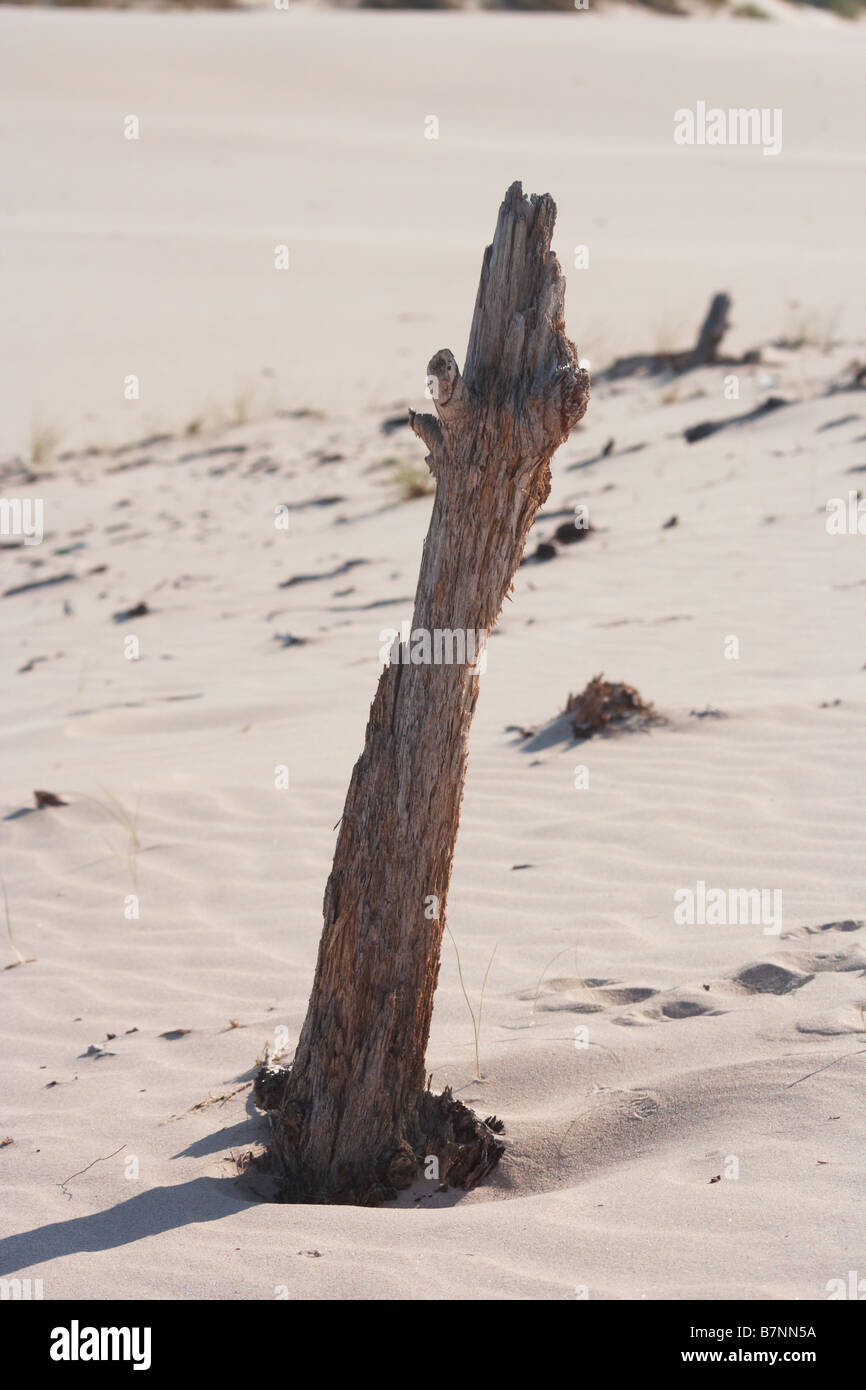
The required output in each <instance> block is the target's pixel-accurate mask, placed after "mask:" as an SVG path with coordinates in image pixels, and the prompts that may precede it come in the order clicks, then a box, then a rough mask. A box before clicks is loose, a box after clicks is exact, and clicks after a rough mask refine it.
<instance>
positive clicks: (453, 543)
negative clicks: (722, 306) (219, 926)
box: [256, 183, 589, 1205]
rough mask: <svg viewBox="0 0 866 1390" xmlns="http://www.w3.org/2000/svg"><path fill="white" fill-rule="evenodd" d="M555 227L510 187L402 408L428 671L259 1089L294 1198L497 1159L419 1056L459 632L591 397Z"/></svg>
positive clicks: (379, 755)
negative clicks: (466, 290)
mask: <svg viewBox="0 0 866 1390" xmlns="http://www.w3.org/2000/svg"><path fill="white" fill-rule="evenodd" d="M555 218H556V206H555V204H554V202H553V199H552V198H551V197H550V196H549V195H547V194H545V195H544V196H543V197H535V196H533V197H532V198H526V197H524V195H523V191H522V188H521V185H520V184H519V183H515V184H513V185H512V186H511V188H510V189H509V190H508V193H507V194H506V196H505V200H504V201H503V203H502V206H501V208H500V210H499V219H498V222H497V225H496V233H495V236H494V238H493V244H492V245H491V246H488V248H487V250H486V252H485V255H484V262H483V266H482V270H481V281H480V284H479V287H478V297H477V299H476V303H475V313H474V317H473V320H472V328H471V332H470V335H469V346H468V349H467V353H466V362H465V366H464V370H463V374H462V375H461V373H460V371H459V369H458V366H457V363H456V361H455V358H454V355H453V353H452V352H450V351H449V350H448V349H443V350H441V351H440V352H437V353H436V355H435V356H434V357H433V359H432V361H431V362H430V364H429V367H428V372H429V378H431V379H432V381H431V394H432V396H433V399H434V402H435V407H436V415H416V414H415V413H414V411H412V412H410V423H411V425H412V428H413V429H414V431H415V433H416V435H418V437H419V438H420V439H421V440H423V442H424V443H425V444H426V446H427V449H428V451H429V454H428V458H427V462H428V464H429V466H430V469H431V471H432V473H433V475H434V477H435V479H436V497H435V501H434V505H433V515H432V518H431V521H430V528H429V531H428V534H427V539H426V541H425V544H424V552H423V557H422V561H421V571H420V576H419V580H418V589H417V593H416V598H415V611H414V619H413V642H414V640H415V635H416V634H418V633H421V634H424V633H426V634H427V635H428V636H427V639H426V640H427V642H428V643H430V644H432V645H431V647H430V648H425V646H424V641H423V639H422V638H419V639H418V640H419V643H420V647H421V649H422V659H421V660H420V661H418V663H417V664H416V663H415V662H414V660H407V656H408V653H407V652H406V651H405V649H403V650H401V651H400V652H399V653H397V652H395V654H394V656H395V657H398V659H394V658H393V657H392V661H391V664H390V665H388V666H386V668H385V669H384V671H383V672H382V675H381V678H380V680H379V688H378V690H377V692H376V697H375V699H374V701H373V704H372V707H371V710H370V718H369V722H368V725H367V732H366V738H365V742H364V751H363V752H362V754H361V756H360V758H359V759H358V762H357V763H356V765H355V768H354V771H353V773H352V779H351V783H350V785H349V791H348V795H347V797H346V804H345V809H344V811H343V818H342V822H341V824H340V832H339V838H338V841H337V847H336V852H335V855H334V863H333V868H332V870H331V875H330V878H329V880H328V885H327V889H326V891H325V902H324V929H323V931H322V937H321V942H320V946H319V956H318V963H317V966H316V974H315V981H314V984H313V991H312V995H311V997H310V1002H309V1007H308V1011H307V1017H306V1021H305V1022H304V1026H303V1029H302V1031H301V1036H300V1040H299V1042H298V1046H297V1050H296V1052H295V1057H294V1061H293V1063H292V1065H291V1067H290V1068H288V1069H286V1070H285V1071H275V1070H274V1069H268V1070H267V1071H265V1072H262V1073H260V1075H259V1078H258V1080H257V1086H256V1095H257V1098H258V1100H259V1103H260V1104H261V1105H262V1106H263V1108H265V1109H267V1110H268V1112H269V1114H270V1116H271V1121H272V1131H271V1142H270V1148H269V1153H268V1155H267V1159H266V1162H267V1163H268V1166H269V1167H270V1169H271V1171H272V1172H275V1173H276V1175H277V1176H278V1179H279V1181H280V1185H281V1195H282V1197H283V1199H284V1200H287V1201H319V1202H349V1203H356V1204H361V1205H373V1204H375V1203H377V1202H381V1201H384V1200H386V1199H388V1198H389V1197H393V1196H394V1195H395V1192H396V1190H397V1189H398V1188H403V1187H407V1186H408V1185H409V1184H410V1183H411V1182H413V1180H414V1179H415V1178H416V1177H418V1176H419V1175H420V1173H421V1171H422V1164H423V1160H424V1158H425V1157H427V1156H435V1157H436V1158H437V1159H438V1161H439V1177H440V1180H441V1181H445V1182H448V1183H449V1184H451V1185H454V1186H464V1187H469V1186H471V1185H472V1184H473V1183H475V1182H477V1181H478V1180H479V1179H480V1178H482V1177H483V1176H484V1175H485V1173H487V1172H489V1170H490V1169H491V1168H492V1167H493V1166H494V1164H495V1163H496V1162H497V1161H498V1159H499V1156H500V1154H501V1152H502V1147H503V1146H502V1144H501V1143H500V1141H499V1140H498V1139H497V1137H496V1132H495V1128H494V1127H493V1126H492V1125H488V1124H487V1123H485V1122H484V1121H482V1120H479V1119H478V1117H477V1116H475V1115H474V1114H473V1113H472V1111H470V1110H468V1109H467V1108H466V1107H465V1106H464V1105H461V1104H460V1103H459V1102H458V1101H456V1100H454V1099H453V1097H452V1096H451V1093H450V1091H447V1090H446V1091H445V1092H444V1093H443V1094H442V1095H438V1096H437V1095H433V1094H432V1093H431V1092H430V1091H429V1090H428V1089H427V1087H426V1085H425V1072H424V1054H425V1051H426V1047H427V1039H428V1035H429V1031H430V1019H431V1015H432V1012H433V994H434V991H435V989H436V982H437V977H438V974H439V956H440V947H441V941H442V932H443V929H444V925H445V906H446V899H447V895H448V883H449V879H450V876H451V863H452V858H453V855H454V844H455V840H456V838H457V826H458V820H459V815H460V803H461V800H462V796H463V781H464V777H465V773H466V759H467V742H468V734H469V726H470V723H471V721H472V715H473V712H474V710H475V702H476V700H477V698H478V680H479V676H478V669H477V665H476V663H475V656H476V652H477V648H476V646H475V644H474V643H473V642H471V641H470V640H468V635H469V634H477V635H478V639H479V640H482V641H484V640H486V637H487V634H488V633H489V631H490V629H491V628H492V627H493V625H494V623H495V622H496V619H497V617H498V615H499V611H500V609H501V607H502V603H503V600H504V598H505V595H506V593H507V592H508V590H509V588H510V585H511V582H512V579H513V576H514V574H515V571H516V569H517V567H518V564H519V563H520V558H521V555H522V552H523V547H524V543H525V540H526V534H527V532H528V530H529V528H530V526H531V524H532V521H533V518H534V517H535V514H536V512H537V510H538V508H539V507H540V506H541V505H542V503H543V502H544V501H545V499H546V498H547V495H548V492H549V490H550V467H549V465H550V458H551V456H552V454H553V453H554V450H555V449H557V448H558V446H559V445H560V444H561V443H562V442H563V440H564V439H565V438H566V437H567V435H568V433H569V431H570V430H571V428H572V426H573V425H575V424H576V423H577V421H578V420H580V418H581V416H582V415H583V413H584V411H585V410H586V406H587V400H588V397H589V378H588V376H587V373H586V372H585V371H583V370H582V369H581V368H580V367H579V366H578V363H577V355H576V350H575V347H574V344H573V343H572V342H570V341H569V339H568V338H567V337H566V335H565V324H564V316H563V296H564V289H565V282H564V280H563V277H562V273H561V271H560V268H559V263H558V261H557V259H556V256H555V255H554V254H553V253H552V251H551V250H550V239H551V234H552V232H553V225H554V221H555ZM437 632H438V633H445V634H446V642H447V641H448V639H449V636H450V640H453V634H455V633H456V634H458V638H459V635H460V634H463V640H464V641H465V643H466V647H465V650H466V659H465V660H463V661H459V660H458V661H453V660H451V661H449V660H448V657H447V655H446V654H445V642H443V644H442V648H441V655H443V656H444V657H445V659H443V660H440V661H439V662H438V663H437V661H436V659H435V651H436V646H435V634H436V633H437ZM413 650H414V648H413ZM427 650H429V651H430V652H431V655H432V659H430V656H428V657H427V659H426V660H425V659H424V656H423V654H424V652H425V651H427ZM452 650H453V649H452ZM431 904H432V905H433V908H432V910H431ZM437 906H438V915H435V916H434V915H432V911H434V910H435V909H436V907H437Z"/></svg>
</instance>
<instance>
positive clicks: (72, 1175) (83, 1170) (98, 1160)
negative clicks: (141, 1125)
mask: <svg viewBox="0 0 866 1390" xmlns="http://www.w3.org/2000/svg"><path fill="white" fill-rule="evenodd" d="M125 1148H126V1144H125V1143H124V1144H121V1146H120V1149H125ZM120 1149H115V1150H114V1153H113V1154H103V1156H102V1158H95V1159H94V1160H93V1163H88V1165H87V1168H79V1170H78V1172H77V1173H70V1175H69V1177H68V1178H64V1179H63V1182H59V1183H58V1184H57V1186H58V1187H59V1188H60V1191H61V1192H62V1193H63V1195H64V1197H68V1198H69V1200H70V1201H71V1200H72V1193H71V1192H67V1190H66V1184H67V1183H70V1182H72V1179H73V1178H80V1177H81V1174H82V1173H86V1172H87V1170H88V1169H89V1168H92V1167H93V1164H94V1163H105V1162H106V1161H107V1160H108V1159H109V1158H114V1157H115V1156H116V1155H117V1154H119V1153H120Z"/></svg>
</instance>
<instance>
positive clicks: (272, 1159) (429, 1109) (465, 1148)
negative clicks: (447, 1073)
mask: <svg viewBox="0 0 866 1390" xmlns="http://www.w3.org/2000/svg"><path fill="white" fill-rule="evenodd" d="M289 1076H290V1069H289V1068H287V1067H273V1066H264V1067H262V1068H260V1070H259V1072H258V1074H257V1075H256V1079H255V1085H254V1095H255V1099H256V1104H257V1105H258V1107H259V1109H261V1110H265V1111H268V1112H269V1113H270V1115H271V1117H272V1119H271V1123H272V1134H271V1143H270V1146H269V1148H268V1151H267V1153H265V1154H263V1155H262V1156H261V1157H260V1158H257V1159H254V1160H253V1166H255V1167H257V1168H258V1169H260V1171H262V1172H266V1173H268V1174H270V1175H271V1176H272V1177H274V1178H276V1180H277V1182H278V1190H277V1194H276V1196H275V1198H274V1200H275V1201H278V1202H310V1203H320V1204H321V1203H330V1204H334V1205H343V1206H346V1205H348V1206H361V1207H374V1206H379V1205H380V1204H381V1203H382V1202H388V1201H390V1200H392V1199H393V1198H394V1197H396V1195H397V1193H398V1191H401V1190H402V1189H404V1188H407V1187H410V1186H411V1185H412V1183H414V1182H416V1181H418V1180H419V1179H420V1178H424V1177H427V1172H428V1170H429V1168H430V1159H431V1158H435V1159H436V1165H435V1172H434V1175H433V1177H432V1178H431V1179H430V1180H431V1181H432V1182H435V1183H436V1184H437V1185H439V1184H442V1183H447V1184H448V1186H449V1187H462V1188H465V1189H469V1188H471V1187H474V1186H475V1185H476V1183H479V1182H481V1180H482V1178H484V1177H486V1176H487V1174H488V1173H489V1172H490V1171H491V1170H492V1169H493V1168H495V1167H496V1164H497V1163H498V1162H499V1160H500V1158H501V1157H502V1154H503V1153H504V1152H505V1145H504V1144H503V1142H502V1140H501V1139H499V1138H498V1135H499V1134H500V1133H501V1132H502V1130H503V1128H504V1126H503V1124H502V1121H501V1120H497V1119H496V1116H495V1115H490V1116H488V1117H487V1119H485V1120H482V1119H480V1118H479V1117H478V1116H477V1115H476V1114H475V1113H474V1111H472V1110H470V1109H469V1108H468V1106H465V1105H464V1104H463V1103H462V1101H459V1100H455V1099H454V1097H453V1095H452V1094H451V1091H450V1089H446V1090H445V1091H443V1092H442V1094H441V1095H434V1094H433V1093H432V1092H431V1091H425V1092H424V1093H423V1094H422V1095H421V1097H420V1098H419V1101H418V1106H417V1110H416V1114H415V1117H414V1133H413V1134H412V1136H411V1142H410V1138H409V1137H407V1138H405V1139H403V1140H401V1141H400V1142H399V1143H398V1144H396V1145H395V1146H394V1147H393V1148H392V1149H391V1150H390V1151H389V1152H387V1153H383V1154H381V1155H379V1156H377V1157H371V1158H370V1159H368V1160H365V1161H364V1162H359V1163H358V1164H353V1165H351V1166H348V1165H346V1166H344V1167H342V1168H341V1169H340V1170H339V1172H337V1173H334V1174H329V1175H328V1177H327V1178H326V1180H325V1181H324V1182H323V1180H322V1174H321V1173H318V1174H317V1173H316V1172H314V1171H313V1170H312V1169H311V1167H310V1165H309V1164H308V1163H305V1162H304V1160H303V1159H301V1160H300V1161H299V1154H300V1149H301V1137H302V1133H303V1123H304V1117H303V1112H302V1110H301V1107H300V1106H299V1105H297V1103H296V1102H294V1101H292V1100H291V1099H289V1096H288V1093H287V1086H288V1081H289Z"/></svg>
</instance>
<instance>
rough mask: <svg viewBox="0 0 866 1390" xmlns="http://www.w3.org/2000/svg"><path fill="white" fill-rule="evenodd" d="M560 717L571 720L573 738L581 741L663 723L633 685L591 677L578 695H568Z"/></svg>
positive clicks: (653, 708)
mask: <svg viewBox="0 0 866 1390" xmlns="http://www.w3.org/2000/svg"><path fill="white" fill-rule="evenodd" d="M563 713H564V714H565V715H568V716H569V718H570V721H571V728H572V732H573V733H574V736H575V738H581V739H583V738H592V737H593V735H594V734H602V733H607V732H609V731H610V732H614V731H617V730H620V729H624V728H632V729H635V728H645V727H646V726H647V725H648V724H658V723H660V722H661V720H662V716H661V715H660V714H659V713H658V711H657V710H656V709H655V706H653V705H651V704H648V703H647V701H646V700H643V699H642V698H641V696H640V695H639V694H638V692H637V691H636V690H635V688H634V686H633V685H625V684H623V683H622V682H621V681H606V680H605V679H604V676H603V675H601V674H599V675H597V676H593V678H592V680H591V681H590V682H589V684H588V685H587V686H586V688H585V689H584V690H582V691H581V692H580V694H579V695H569V697H568V700H567V701H566V705H565V709H564V711H563Z"/></svg>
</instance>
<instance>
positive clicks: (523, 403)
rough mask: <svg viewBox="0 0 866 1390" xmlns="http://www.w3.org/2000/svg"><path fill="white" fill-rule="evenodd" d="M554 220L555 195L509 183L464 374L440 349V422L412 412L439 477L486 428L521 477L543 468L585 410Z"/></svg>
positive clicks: (436, 396) (435, 375) (585, 381)
mask: <svg viewBox="0 0 866 1390" xmlns="http://www.w3.org/2000/svg"><path fill="white" fill-rule="evenodd" d="M555 221H556V204H555V203H554V201H553V199H552V198H551V196H550V194H549V193H545V194H543V195H541V196H538V195H535V194H533V195H532V196H531V197H529V198H527V197H524V194H523V189H522V186H521V184H520V183H513V184H512V185H511V187H510V188H509V190H508V192H507V193H506V195H505V198H504V199H503V201H502V205H501V207H500V209H499V217H498V219H497V223H496V232H495V235H494V238H493V241H492V243H491V245H490V246H488V247H487V250H486V251H485V253H484V261H483V264H482V268H481V279H480V282H479V285H478V294H477V297H476V300H475V312H474V314H473V316H472V327H471V330H470V333H469V346H468V348H467V350H466V363H465V366H464V369H463V373H462V375H461V373H460V370H459V368H458V365H457V361H456V358H455V356H454V354H453V352H452V351H451V350H450V348H441V349H440V350H439V352H437V353H435V354H434V356H433V357H432V358H431V360H430V363H429V365H428V368H427V372H428V385H429V388H430V394H431V395H432V397H433V401H434V404H435V406H436V412H437V416H438V419H437V418H436V416H432V415H416V414H415V413H414V411H413V412H410V422H411V424H412V428H413V429H414V431H415V433H416V434H417V435H419V437H420V438H421V439H423V440H424V442H425V444H426V445H427V447H428V448H429V449H430V454H431V457H430V459H429V463H430V467H431V470H432V472H433V473H434V475H436V476H437V477H438V476H440V473H441V472H442V465H443V464H445V463H447V461H448V457H449V455H450V456H451V457H452V459H453V458H454V456H455V455H462V454H465V452H466V450H467V446H468V447H469V448H471V449H472V451H473V452H474V451H475V450H474V448H473V447H472V446H476V447H477V444H478V442H479V439H478V436H479V433H480V430H479V427H481V426H483V434H484V436H485V437H486V441H487V442H490V441H491V436H493V437H494V438H495V436H497V435H498V436H499V440H498V442H499V444H500V445H501V447H502V449H503V453H504V454H506V455H508V456H510V457H511V458H512V460H513V458H514V457H515V456H516V457H517V458H518V460H519V463H518V468H517V469H516V470H514V471H515V472H516V473H520V472H521V471H522V469H521V467H520V465H523V466H533V465H537V464H545V463H547V462H548V461H549V459H550V457H551V455H552V454H553V453H554V451H555V450H556V449H557V448H558V447H559V445H560V444H561V443H562V442H563V440H564V439H566V438H567V436H568V434H569V432H570V430H571V429H572V428H573V427H574V425H576V424H577V422H578V420H580V419H581V417H582V416H583V414H584V412H585V410H586V406H587V402H588V400H589V376H588V374H587V372H585V371H584V370H583V369H582V368H581V367H580V366H579V365H578V358H577V350H576V348H575V345H574V343H573V342H572V341H571V339H570V338H569V337H568V336H567V335H566V332H565V305H564V300H565V280H564V279H563V275H562V271H561V270H560V266H559V261H558V260H557V257H556V255H555V254H554V252H553V251H551V249H550V241H551V237H552V235H553V227H554V223H555ZM482 417H483V418H482Z"/></svg>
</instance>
